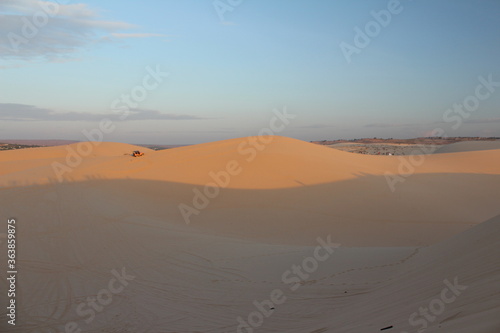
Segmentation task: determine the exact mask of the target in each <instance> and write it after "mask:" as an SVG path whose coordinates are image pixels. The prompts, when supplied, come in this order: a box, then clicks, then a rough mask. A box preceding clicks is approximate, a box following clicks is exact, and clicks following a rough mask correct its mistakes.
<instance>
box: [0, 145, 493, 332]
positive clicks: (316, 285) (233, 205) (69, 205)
mask: <svg viewBox="0 0 500 333" xmlns="http://www.w3.org/2000/svg"><path fill="white" fill-rule="evenodd" d="M134 150H141V151H143V152H145V155H144V156H143V157H139V158H134V157H132V156H130V153H131V152H132V151H134ZM499 203H500V145H499V144H498V142H495V143H492V144H490V143H488V145H487V146H485V145H483V143H481V144H476V143H469V142H468V143H466V144H462V143H457V144H453V145H449V146H443V147H440V148H439V149H438V150H437V151H436V152H435V153H433V154H428V155H408V156H401V155H396V156H388V155H383V156H382V155H380V156H377V155H368V154H353V153H350V152H345V151H341V150H338V149H332V148H331V147H325V146H319V145H314V144H311V143H306V142H303V141H299V140H295V139H290V138H285V137H277V136H269V137H249V138H239V139H232V140H225V141H219V142H214V143H207V144H200V145H194V146H187V147H181V148H175V149H167V150H162V151H153V150H148V149H144V148H141V147H136V146H132V145H128V144H119V143H106V142H103V143H98V142H93V143H92V142H87V143H77V144H72V145H69V146H58V147H48V148H32V149H22V150H13V151H5V152H0V219H1V221H2V224H1V225H2V229H1V230H0V241H1V245H0V247H1V249H2V250H1V253H2V254H1V256H0V260H1V262H2V265H1V267H2V271H3V273H2V274H4V276H5V274H6V271H7V268H6V265H5V263H6V262H7V238H8V236H7V225H6V224H7V221H8V220H9V219H11V218H13V219H15V221H16V223H15V224H16V251H17V252H16V253H17V257H16V269H17V272H18V273H17V281H16V297H15V299H16V325H15V326H13V325H10V324H8V323H7V320H8V316H6V315H7V314H8V313H9V310H8V309H6V307H7V306H8V303H7V302H8V300H7V298H6V297H4V296H5V295H7V291H8V289H9V283H8V281H7V280H6V279H5V278H3V279H1V280H0V292H1V295H2V297H1V304H0V305H1V309H2V310H0V315H1V318H2V319H1V322H0V331H1V332H23V333H31V332H33V333H35V332H36V333H38V332H57V333H62V332H96V333H97V332H109V333H110V332H116V333H118V332H134V333H135V332H141V333H142V332H165V333H166V332H170V333H173V332H301V333H304V332H305V333H320V332H353V333H354V332H355V333H364V332H380V331H381V330H382V329H384V330H383V332H398V333H403V332H407V333H410V332H418V331H419V330H420V329H426V330H425V332H429V333H431V332H454V333H461V332H463V333H465V332H467V333H470V332H475V333H498V332H500V316H499V313H500V204H499Z"/></svg>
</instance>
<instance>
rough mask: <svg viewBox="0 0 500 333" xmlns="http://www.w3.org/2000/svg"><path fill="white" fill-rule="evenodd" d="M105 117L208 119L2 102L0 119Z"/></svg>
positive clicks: (80, 118)
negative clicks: (62, 110)
mask: <svg viewBox="0 0 500 333" xmlns="http://www.w3.org/2000/svg"><path fill="white" fill-rule="evenodd" d="M104 118H108V119H111V120H113V121H134V120H199V119H207V118H202V117H197V116H192V115H186V114H171V113H162V112H160V111H157V110H147V109H131V110H130V111H129V113H128V114H127V117H126V118H125V119H123V115H122V114H118V113H108V114H97V113H88V112H57V111H55V110H51V109H46V108H39V107H36V106H33V105H26V104H15V103H0V120H3V121H90V122H96V121H101V120H102V119H104Z"/></svg>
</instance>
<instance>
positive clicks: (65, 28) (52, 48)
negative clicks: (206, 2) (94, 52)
mask: <svg viewBox="0 0 500 333" xmlns="http://www.w3.org/2000/svg"><path fill="white" fill-rule="evenodd" d="M0 13H1V14H0V57H2V58H3V59H4V60H13V61H31V62H33V61H35V62H36V61H56V59H59V58H65V57H68V56H69V57H74V54H75V53H78V52H80V51H82V50H84V49H86V48H88V47H90V46H92V45H94V44H97V43H102V42H110V41H111V40H112V39H114V38H144V37H163V36H164V35H161V34H155V33H133V32H132V33H130V32H123V31H124V30H125V31H126V30H130V29H137V28H138V26H136V25H134V24H131V23H127V22H122V21H110V20H104V19H102V18H101V17H100V16H99V12H98V11H97V10H96V9H93V8H90V7H89V6H88V5H87V4H83V3H77V4H67V5H62V4H59V3H57V2H55V1H38V0H0ZM35 18H37V19H35Z"/></svg>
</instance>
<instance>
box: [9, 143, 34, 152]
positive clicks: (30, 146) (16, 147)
mask: <svg viewBox="0 0 500 333" xmlns="http://www.w3.org/2000/svg"><path fill="white" fill-rule="evenodd" d="M38 147H42V146H36V145H18V144H11V143H0V151H2V150H14V149H25V148H38Z"/></svg>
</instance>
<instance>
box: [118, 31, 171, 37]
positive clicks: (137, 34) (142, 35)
mask: <svg viewBox="0 0 500 333" xmlns="http://www.w3.org/2000/svg"><path fill="white" fill-rule="evenodd" d="M111 36H113V37H115V38H148V37H166V35H162V34H153V33H119V32H113V33H112V34H111Z"/></svg>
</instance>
